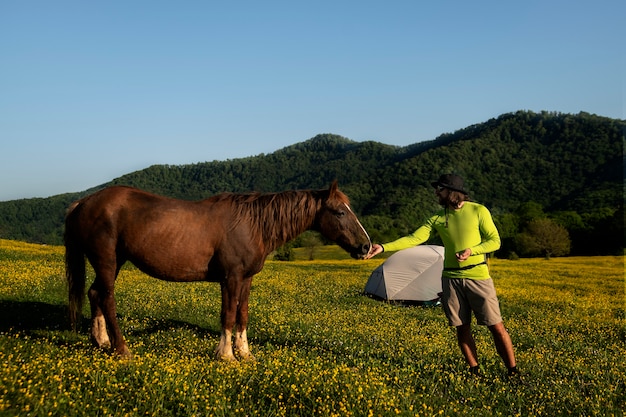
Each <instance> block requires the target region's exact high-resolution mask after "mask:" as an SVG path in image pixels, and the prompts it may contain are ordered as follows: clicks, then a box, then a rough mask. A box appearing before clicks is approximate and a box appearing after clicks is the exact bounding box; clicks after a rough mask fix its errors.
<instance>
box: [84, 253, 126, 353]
mask: <svg viewBox="0 0 626 417" xmlns="http://www.w3.org/2000/svg"><path fill="white" fill-rule="evenodd" d="M92 265H93V267H94V270H95V271H96V279H95V280H94V283H93V285H92V286H91V288H90V289H89V301H90V303H91V314H92V330H91V336H92V340H93V341H94V343H95V344H96V345H97V346H100V347H105V346H106V342H107V339H109V345H111V346H112V347H113V349H114V351H115V353H116V354H118V355H119V356H121V357H123V358H129V357H131V353H130V350H129V349H128V346H126V341H124V338H123V337H122V332H121V330H120V326H119V324H118V322H117V311H116V306H115V278H116V276H117V273H118V271H119V266H117V267H116V266H103V265H102V264H98V263H95V265H94V263H92ZM107 328H108V332H107ZM105 335H106V336H105Z"/></svg>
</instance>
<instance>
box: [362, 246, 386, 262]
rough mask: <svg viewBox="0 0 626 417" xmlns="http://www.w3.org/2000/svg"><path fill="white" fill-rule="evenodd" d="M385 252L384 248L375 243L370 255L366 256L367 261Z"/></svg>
mask: <svg viewBox="0 0 626 417" xmlns="http://www.w3.org/2000/svg"><path fill="white" fill-rule="evenodd" d="M382 251H383V247H382V246H380V245H379V244H378V243H374V244H373V245H372V249H371V250H370V253H368V254H367V255H366V256H365V259H370V258H373V257H374V256H376V255H378V254H379V253H381V252H382Z"/></svg>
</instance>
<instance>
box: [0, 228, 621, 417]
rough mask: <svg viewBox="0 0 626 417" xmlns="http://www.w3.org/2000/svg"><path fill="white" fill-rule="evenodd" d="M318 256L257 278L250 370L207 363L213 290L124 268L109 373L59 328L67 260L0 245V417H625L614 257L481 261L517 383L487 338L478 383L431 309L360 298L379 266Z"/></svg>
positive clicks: (45, 251)
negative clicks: (487, 268)
mask: <svg viewBox="0 0 626 417" xmlns="http://www.w3.org/2000/svg"><path fill="white" fill-rule="evenodd" d="M320 251H321V252H320V253H319V254H317V255H316V256H318V257H319V258H323V259H320V260H317V261H302V260H297V261H295V262H287V263H281V262H273V261H269V262H268V263H267V265H266V267H265V269H264V270H263V271H262V273H260V274H259V275H258V276H257V277H256V278H255V280H254V282H253V289H252V295H251V301H250V312H251V323H250V329H249V336H250V341H251V349H252V350H253V353H254V354H255V355H256V358H257V360H256V361H254V362H242V363H234V364H226V363H219V362H216V361H214V360H213V359H212V352H213V349H214V348H215V346H216V345H217V342H218V338H219V307H220V298H219V286H218V285H216V284H212V283H192V284H175V283H166V282H161V281H157V280H154V279H152V278H148V277H146V276H145V275H143V274H141V273H140V272H138V271H137V270H136V269H134V268H132V267H128V268H126V269H124V270H123V271H122V272H121V274H120V277H119V280H118V285H117V293H116V294H117V300H118V312H119V318H120V324H121V327H122V331H123V333H124V335H125V336H126V338H127V341H128V343H129V347H130V348H131V350H132V351H133V353H134V355H135V356H134V359H133V360H132V361H120V360H117V359H116V358H115V357H113V356H111V355H109V354H108V353H106V352H102V351H99V350H96V349H94V348H92V347H91V344H90V342H89V340H88V336H87V330H88V322H87V321H86V320H84V322H83V326H82V327H83V328H82V330H81V332H80V333H78V334H76V333H73V332H72V331H70V330H69V323H68V320H67V313H66V294H65V291H66V290H65V283H64V279H63V276H64V266H63V248H62V247H51V246H38V245H29V244H24V243H19V242H12V241H2V240H0V416H18V415H19V416H28V415H32V416H47V415H50V416H82V415H85V416H125V415H128V416H140V415H141V416H145V415H151V416H211V415H213V416H230V415H237V416H239V415H240V416H315V415H320V416H350V415H352V416H378V415H380V416H395V415H401V416H414V415H415V416H437V415H442V416H454V415H463V416H492V415H502V416H516V415H519V416H559V415H572V416H612V415H613V416H621V415H624V412H625V408H624V407H625V405H624V401H625V397H626V385H625V379H626V313H625V306H624V295H625V292H624V290H625V286H624V285H625V284H624V258H623V257H594V258H553V259H551V260H549V261H547V260H543V259H522V260H519V261H508V260H493V261H492V272H493V276H494V280H495V282H496V288H497V289H498V292H499V296H500V302H501V308H502V312H503V315H504V318H505V324H506V326H507V328H508V329H509V331H510V333H511V337H512V339H513V343H514V345H515V348H516V353H517V357H518V364H519V367H520V369H521V370H522V372H523V373H524V384H519V383H513V382H510V381H507V379H506V378H505V377H504V374H505V370H504V368H503V365H502V364H501V362H500V360H499V358H498V356H497V354H496V353H495V350H494V348H493V345H492V343H491V339H490V335H489V332H488V331H487V330H486V329H484V328H478V327H477V328H476V329H475V334H476V339H477V344H478V349H479V355H480V357H481V364H482V367H483V371H484V374H485V377H484V378H482V379H475V378H472V377H470V376H469V375H468V373H467V371H466V365H465V364H464V363H463V360H462V358H461V355H460V353H459V351H458V348H457V346H456V338H455V336H454V332H453V330H451V329H450V328H448V326H447V324H446V320H445V317H444V315H443V312H442V311H441V309H440V308H439V307H434V308H421V307H399V306H393V305H390V304H385V303H381V302H378V301H375V300H373V299H370V298H368V297H365V296H363V295H362V291H363V288H364V286H365V283H366V281H367V279H368V277H369V275H370V273H371V271H372V270H373V269H375V267H376V266H378V265H379V264H380V263H381V262H382V259H374V260H369V261H355V260H350V259H348V258H347V256H345V257H344V256H343V255H341V256H340V258H341V259H338V258H337V257H336V253H337V251H336V248H332V247H326V248H320ZM333 258H335V259H333ZM84 313H85V316H87V314H88V306H86V307H85V311H84Z"/></svg>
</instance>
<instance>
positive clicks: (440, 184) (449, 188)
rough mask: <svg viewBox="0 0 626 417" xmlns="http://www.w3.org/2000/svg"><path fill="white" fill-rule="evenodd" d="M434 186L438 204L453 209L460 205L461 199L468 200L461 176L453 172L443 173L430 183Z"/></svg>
mask: <svg viewBox="0 0 626 417" xmlns="http://www.w3.org/2000/svg"><path fill="white" fill-rule="evenodd" d="M430 184H431V185H432V186H433V187H434V188H435V194H437V198H438V199H439V204H441V205H442V206H444V207H445V206H449V207H451V208H453V209H455V208H459V207H461V205H462V203H463V201H468V200H469V195H468V192H467V190H465V184H464V181H463V178H461V177H460V176H458V175H455V174H444V175H442V176H440V177H439V179H438V180H437V181H433V182H431V183H430Z"/></svg>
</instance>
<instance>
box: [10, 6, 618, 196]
mask: <svg viewBox="0 0 626 417" xmlns="http://www.w3.org/2000/svg"><path fill="white" fill-rule="evenodd" d="M625 15H626V2H624V1H623V0H612V1H603V0H599V1H598V0H596V1H578V2H572V1H561V0H557V1H550V0H531V1H524V2H509V1H475V2H464V1H463V2H462V1H446V0H442V1H433V2H420V1H415V0H412V1H393V0H389V1H341V0H333V1H326V0H321V1H315V2H299V1H293V0H292V1H272V0H266V1H263V2H259V1H255V2H252V1H238V2H225V1H220V2H217V1H208V0H207V1H176V2H174V1H158V0H157V1H141V0H137V1H106V2H89V1H63V0H59V1H36V0H33V1H28V0H15V1H14V0H3V1H0V144H1V148H0V201H3V200H12V199H18V198H30V197H46V196H50V195H56V194H60V193H65V192H74V191H82V190H85V189H87V188H90V187H92V186H96V185H99V184H102V183H105V182H107V181H110V180H112V179H114V178H116V177H119V176H121V175H124V174H127V173H130V172H133V171H136V170H140V169H143V168H146V167H148V166H150V165H153V164H171V165H180V164H191V163H196V162H204V161H214V160H226V159H235V158H241V157H247V156H254V155H258V154H261V153H265V154H268V153H272V152H274V151H276V150H278V149H281V148H283V147H285V146H289V145H292V144H294V143H298V142H302V141H305V140H307V139H310V138H311V137H313V136H315V135H316V134H319V133H334V134H338V135H342V136H344V137H347V138H349V139H352V140H355V141H364V140H375V141H379V142H383V143H387V144H391V145H398V146H405V145H409V144H412V143H416V142H420V141H424V140H431V139H434V138H436V137H437V136H438V135H440V134H442V133H447V132H454V131H456V130H458V129H461V128H464V127H467V126H469V125H472V124H476V123H482V122H484V121H486V120H488V119H490V118H492V117H497V116H499V115H500V114H502V113H507V112H514V111H517V110H532V111H537V112H539V111H542V110H548V111H557V112H563V113H578V112H580V111H585V112H589V113H594V114H598V115H601V116H607V117H612V118H620V119H623V118H626V113H625V105H624V96H625V89H626V87H625V85H626V58H625V57H626V30H625V29H624V26H625V25H624V20H623V18H624V16H625ZM364 174H365V175H367V173H364Z"/></svg>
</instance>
